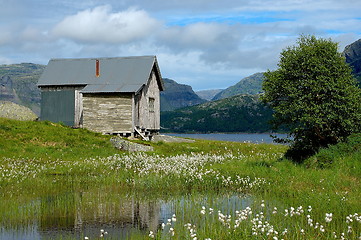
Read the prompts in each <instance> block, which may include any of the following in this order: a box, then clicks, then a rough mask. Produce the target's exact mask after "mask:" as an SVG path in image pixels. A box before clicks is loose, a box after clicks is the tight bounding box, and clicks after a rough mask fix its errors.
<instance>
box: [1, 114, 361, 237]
mask: <svg viewBox="0 0 361 240" xmlns="http://www.w3.org/2000/svg"><path fill="white" fill-rule="evenodd" d="M0 136H1V139H0V189H1V197H0V213H1V214H0V225H2V227H3V228H11V227H13V226H16V227H21V226H23V225H27V224H30V223H31V222H32V221H34V219H37V221H40V220H39V218H40V219H41V216H40V215H39V208H40V209H42V210H41V212H42V214H43V215H44V214H45V215H47V214H48V215H52V213H51V212H54V206H52V207H51V208H50V209H48V210H47V208H48V207H44V206H42V205H41V204H40V205H37V207H33V206H35V205H36V204H33V203H34V201H35V200H36V199H41V198H46V197H47V196H49V195H52V194H59V193H68V192H69V191H70V190H71V191H78V192H79V191H81V192H88V193H89V194H88V198H89V199H88V200H89V202H98V201H100V200H99V199H102V197H103V196H102V197H99V194H97V193H96V191H92V189H102V192H103V193H104V196H107V197H108V198H111V197H112V196H114V197H116V196H115V195H113V194H112V193H114V192H122V194H124V195H132V196H134V194H135V195H136V196H137V198H139V199H145V198H147V199H159V198H166V197H172V196H182V195H190V196H196V195H198V194H205V195H207V194H210V195H215V194H238V195H249V196H252V201H251V202H250V204H249V206H247V207H244V208H242V209H238V210H237V211H234V212H229V211H226V212H224V209H222V208H221V207H219V206H217V205H214V206H212V205H211V203H209V204H207V205H204V204H203V203H197V202H199V201H198V200H194V203H193V205H192V207H191V209H189V210H187V211H186V212H184V209H183V210H181V209H180V210H177V211H175V212H174V214H175V215H174V217H172V218H170V219H169V220H168V221H167V222H165V223H164V225H163V226H161V225H160V226H158V227H157V228H156V229H148V230H147V231H146V233H144V231H143V232H139V233H135V234H134V235H132V236H129V238H130V239H149V238H153V237H154V238H157V239H358V238H360V237H361V217H360V215H361V201H360V197H361V187H360V179H361V136H360V135H356V136H353V137H352V138H350V139H349V142H348V143H343V144H339V145H336V146H333V147H332V148H330V149H327V150H322V151H321V152H320V153H319V154H318V155H316V156H314V157H312V158H310V159H308V160H307V162H306V163H305V164H302V165H298V164H294V163H292V162H290V161H288V160H285V159H283V158H282V157H283V153H284V152H285V150H286V149H287V147H286V146H282V145H271V144H251V143H231V142H220V141H205V140H196V141H195V142H194V143H164V142H159V143H145V144H151V145H152V146H153V147H154V152H149V153H128V152H120V151H118V150H116V149H114V148H113V147H112V146H111V144H110V141H109V139H110V136H104V135H101V134H97V133H93V132H90V131H87V130H84V129H71V128H68V127H65V126H62V125H59V124H54V123H50V122H25V121H24V122H22V121H15V120H6V119H0ZM92 192H94V194H90V193H92ZM63 196H68V195H67V194H65V195H63ZM75 198H78V197H74V195H71V197H70V199H68V197H63V198H61V199H60V200H57V207H56V212H58V213H59V215H61V214H64V212H67V211H69V209H74V208H76V207H74V206H75V205H76V203H75V202H76V201H75V200H74V199H75ZM83 198H85V197H83ZM97 198H98V199H97ZM24 209H26V211H25V210H24ZM89 209H90V210H88V211H89V213H88V214H89V215H91V214H92V213H91V211H96V210H95V209H92V208H89ZM72 211H73V210H72ZM182 211H183V212H182ZM178 216H182V217H181V218H179V217H178ZM54 221H56V220H54ZM106 237H107V238H108V239H109V238H112V237H111V234H110V233H109V235H108V236H106ZM91 239H94V238H91ZM115 239H117V238H116V237H115Z"/></svg>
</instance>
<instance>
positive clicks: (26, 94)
mask: <svg viewBox="0 0 361 240" xmlns="http://www.w3.org/2000/svg"><path fill="white" fill-rule="evenodd" d="M44 68H45V66H44V65H39V64H33V63H21V64H11V65H0V100H5V101H10V102H14V103H17V104H19V105H23V106H26V107H28V108H30V109H31V110H32V111H33V112H35V113H36V114H38V115H39V113H40V91H39V89H38V88H37V86H36V83H37V82H38V79H39V77H40V75H41V74H42V72H43V70H44Z"/></svg>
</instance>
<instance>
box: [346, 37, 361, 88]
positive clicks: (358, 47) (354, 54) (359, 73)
mask: <svg viewBox="0 0 361 240" xmlns="http://www.w3.org/2000/svg"><path fill="white" fill-rule="evenodd" d="M343 55H344V56H345V58H346V62H347V63H348V64H350V66H351V67H352V69H353V73H354V74H355V76H356V77H357V78H358V79H359V82H360V86H361V39H359V40H357V41H356V42H354V43H352V44H350V45H348V46H346V47H345V50H344V51H343Z"/></svg>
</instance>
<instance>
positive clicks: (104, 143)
mask: <svg viewBox="0 0 361 240" xmlns="http://www.w3.org/2000/svg"><path fill="white" fill-rule="evenodd" d="M0 136H1V138H0V158H1V157H11V158H14V157H15V158H16V157H19V158H24V157H27V158H41V159H44V158H47V157H48V156H49V157H50V156H51V157H52V158H61V159H67V160H71V159H73V158H82V157H84V156H89V157H91V156H93V157H96V156H108V155H109V154H112V153H113V154H114V153H116V152H117V151H116V150H115V149H114V147H113V146H112V145H111V143H110V141H109V139H110V136H105V135H101V134H99V133H94V132H90V131H88V130H86V129H72V128H69V127H66V126H63V125H60V124H55V123H51V122H34V121H18V120H10V119H5V118H0Z"/></svg>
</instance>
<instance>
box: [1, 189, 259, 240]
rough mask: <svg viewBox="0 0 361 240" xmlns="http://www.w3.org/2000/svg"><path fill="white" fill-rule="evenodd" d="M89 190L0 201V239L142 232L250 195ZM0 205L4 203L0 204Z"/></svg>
mask: <svg viewBox="0 0 361 240" xmlns="http://www.w3.org/2000/svg"><path fill="white" fill-rule="evenodd" d="M108 190H109V189H108ZM108 190H106V191H107V192H106V193H104V191H105V190H104V189H103V190H100V189H93V190H87V191H78V192H77V191H72V192H66V193H61V194H58V195H48V196H44V197H39V198H34V199H28V200H17V201H11V200H9V202H7V204H8V207H6V206H4V205H2V207H1V208H2V210H1V213H0V219H1V224H0V230H1V232H0V239H23V240H33V239H62V238H66V239H67V238H71V239H84V237H85V236H86V237H88V238H89V239H97V238H99V236H100V234H101V232H100V231H101V230H102V229H103V230H104V232H106V233H107V236H106V237H107V238H113V239H126V238H128V237H129V236H130V235H137V234H138V235H140V236H147V235H148V234H149V232H150V231H153V232H155V231H156V230H158V229H160V228H161V226H162V223H167V221H168V219H172V217H174V216H173V214H175V215H176V216H177V218H183V219H184V218H192V217H189V216H188V217H187V215H192V214H194V213H198V215H199V212H200V210H201V209H202V206H212V207H214V208H216V209H218V210H222V212H225V213H231V212H234V211H236V210H237V209H243V208H245V207H247V206H249V205H250V203H251V202H252V199H251V198H250V197H249V196H245V195H234V194H230V195H228V194H189V195H183V196H173V197H167V198H152V197H150V198H148V197H144V196H137V195H128V194H127V193H124V192H122V191H121V190H119V189H118V190H117V191H115V192H114V191H108ZM2 204H4V202H3V203H2Z"/></svg>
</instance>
